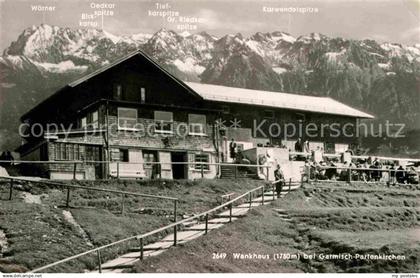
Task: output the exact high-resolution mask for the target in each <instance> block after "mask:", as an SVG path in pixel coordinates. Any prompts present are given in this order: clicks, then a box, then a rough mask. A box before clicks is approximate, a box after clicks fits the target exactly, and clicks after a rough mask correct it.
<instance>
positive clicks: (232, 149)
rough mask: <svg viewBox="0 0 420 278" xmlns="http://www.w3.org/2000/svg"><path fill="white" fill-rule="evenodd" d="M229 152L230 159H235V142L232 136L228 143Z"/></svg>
mask: <svg viewBox="0 0 420 278" xmlns="http://www.w3.org/2000/svg"><path fill="white" fill-rule="evenodd" d="M229 154H230V158H232V160H233V161H235V158H236V142H235V139H233V138H232V140H231V141H230V143H229Z"/></svg>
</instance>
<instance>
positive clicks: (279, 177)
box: [273, 164, 285, 198]
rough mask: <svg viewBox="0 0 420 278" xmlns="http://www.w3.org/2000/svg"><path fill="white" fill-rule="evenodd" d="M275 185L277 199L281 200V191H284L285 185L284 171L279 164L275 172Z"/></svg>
mask: <svg viewBox="0 0 420 278" xmlns="http://www.w3.org/2000/svg"><path fill="white" fill-rule="evenodd" d="M274 183H275V185H276V193H277V198H280V196H281V191H282V190H283V185H284V183H285V182H284V175H283V171H282V170H281V168H280V164H277V169H276V170H275V171H274ZM273 194H274V192H273Z"/></svg>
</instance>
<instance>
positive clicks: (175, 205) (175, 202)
mask: <svg viewBox="0 0 420 278" xmlns="http://www.w3.org/2000/svg"><path fill="white" fill-rule="evenodd" d="M177 203H178V200H176V199H175V200H174V223H175V222H176V218H177V217H176V213H177V212H176V209H177Z"/></svg>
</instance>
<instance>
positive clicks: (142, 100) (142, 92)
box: [140, 87, 146, 103]
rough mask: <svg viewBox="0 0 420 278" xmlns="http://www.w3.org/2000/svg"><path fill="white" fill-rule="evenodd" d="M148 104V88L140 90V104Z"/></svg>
mask: <svg viewBox="0 0 420 278" xmlns="http://www.w3.org/2000/svg"><path fill="white" fill-rule="evenodd" d="M145 102H146V88H143V87H142V88H140V103H145Z"/></svg>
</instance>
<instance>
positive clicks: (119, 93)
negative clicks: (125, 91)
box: [113, 84, 122, 100]
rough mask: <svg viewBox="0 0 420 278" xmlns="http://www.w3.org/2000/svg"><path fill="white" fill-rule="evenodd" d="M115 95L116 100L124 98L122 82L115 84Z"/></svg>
mask: <svg viewBox="0 0 420 278" xmlns="http://www.w3.org/2000/svg"><path fill="white" fill-rule="evenodd" d="M113 97H114V99H115V100H121V99H122V86H121V84H114V91H113Z"/></svg>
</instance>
